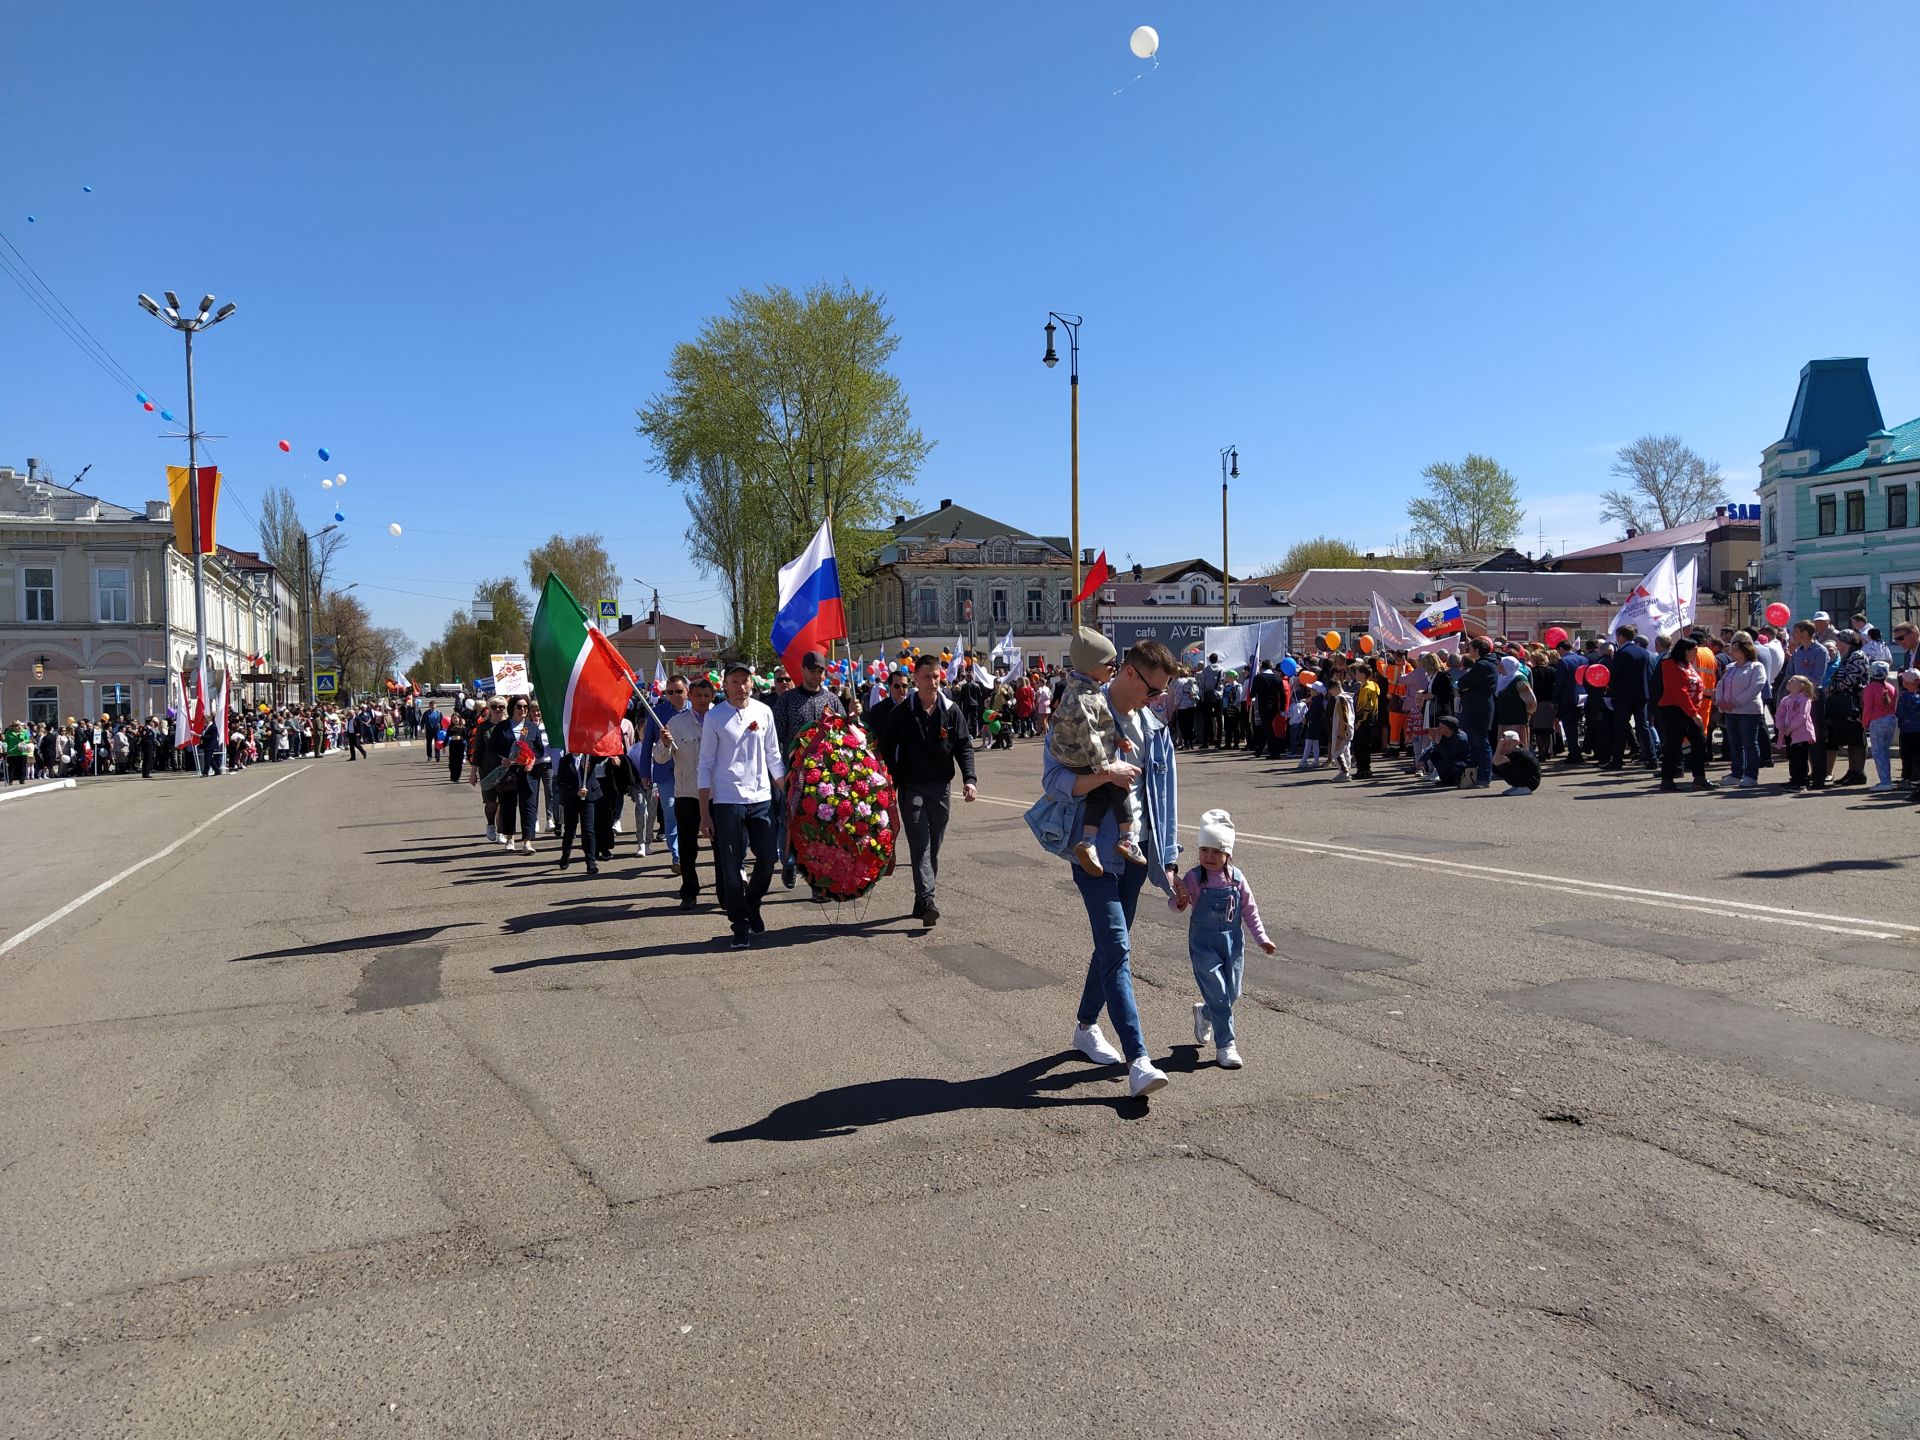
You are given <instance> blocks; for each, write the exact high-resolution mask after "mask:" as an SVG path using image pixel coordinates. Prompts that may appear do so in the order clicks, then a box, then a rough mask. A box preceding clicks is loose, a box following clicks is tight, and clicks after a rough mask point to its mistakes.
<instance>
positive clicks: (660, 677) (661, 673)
mask: <svg viewBox="0 0 1920 1440" xmlns="http://www.w3.org/2000/svg"><path fill="white" fill-rule="evenodd" d="M653 688H654V689H655V690H664V689H666V688H667V666H666V662H665V661H664V660H662V659H661V658H660V657H659V656H658V655H656V656H654V657H653Z"/></svg>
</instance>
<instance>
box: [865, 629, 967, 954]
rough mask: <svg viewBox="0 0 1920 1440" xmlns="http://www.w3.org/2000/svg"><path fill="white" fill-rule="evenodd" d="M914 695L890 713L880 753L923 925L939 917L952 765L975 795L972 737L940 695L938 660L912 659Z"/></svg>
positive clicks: (915, 915)
mask: <svg viewBox="0 0 1920 1440" xmlns="http://www.w3.org/2000/svg"><path fill="white" fill-rule="evenodd" d="M913 688H914V694H913V696H912V698H911V699H908V700H904V701H902V702H901V703H900V704H898V705H896V706H894V708H893V711H892V713H891V714H889V715H888V716H887V730H886V736H885V738H884V739H883V740H881V741H879V742H878V743H879V746H880V749H879V752H878V753H879V756H880V758H881V759H882V760H884V761H885V762H886V765H887V769H888V770H889V771H891V772H892V774H893V784H894V789H895V790H896V791H898V792H899V809H900V812H901V813H900V821H901V828H902V829H904V830H905V831H906V832H907V848H908V850H909V851H910V852H911V854H912V855H913V918H914V919H916V920H918V921H919V922H920V923H921V924H922V925H923V926H932V925H933V924H934V923H935V922H936V921H938V920H939V919H940V907H939V905H937V904H936V903H934V890H935V887H936V886H937V884H938V883H939V879H940V842H941V840H942V839H944V838H945V836H946V833H947V814H948V811H949V809H950V807H951V796H952V790H953V767H954V764H955V762H958V763H959V766H960V774H961V776H962V777H963V779H964V780H965V782H966V783H965V785H964V788H963V789H962V791H961V794H962V795H963V796H964V798H965V799H966V800H967V801H968V802H971V801H972V800H973V797H974V773H973V741H972V739H971V737H970V736H969V734H968V731H967V718H966V716H965V715H963V714H962V713H961V712H960V707H959V706H958V705H956V704H954V703H953V701H951V700H949V699H948V698H947V697H946V696H944V695H942V694H941V693H940V661H939V660H938V659H937V658H936V657H934V656H932V655H922V656H921V657H920V658H919V659H917V660H915V661H914V662H913Z"/></svg>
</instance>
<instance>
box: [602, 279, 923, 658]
mask: <svg viewBox="0 0 1920 1440" xmlns="http://www.w3.org/2000/svg"><path fill="white" fill-rule="evenodd" d="M885 306H886V300H885V297H884V296H881V295H878V294H876V293H875V292H873V291H871V290H861V289H856V288H854V287H853V286H852V285H840V286H832V285H824V284H823V285H815V286H812V287H810V288H809V289H808V290H807V291H806V292H805V293H804V294H797V293H795V292H794V291H792V290H789V289H787V288H786V287H784V286H779V285H774V286H769V287H768V288H767V289H765V290H743V291H741V292H740V293H739V294H738V295H736V296H734V298H733V301H732V303H731V305H730V307H729V310H728V313H727V314H725V315H720V316H715V317H714V318H712V319H710V320H708V321H707V322H706V323H705V324H704V325H703V326H702V327H701V329H700V333H699V335H698V337H697V338H696V339H694V340H692V341H688V342H686V343H683V344H680V345H677V346H675V347H674V351H673V358H672V361H671V363H670V364H669V366H668V371H667V387H666V389H665V390H663V391H662V392H661V393H659V394H657V395H655V396H654V397H653V398H652V399H651V400H649V401H648V402H647V404H646V405H645V406H643V407H642V408H641V409H640V410H639V411H638V414H639V417H640V423H639V426H638V427H637V428H638V430H639V433H640V435H641V436H642V437H644V438H645V439H646V440H647V441H649V442H650V443H651V445H652V446H653V452H654V453H653V458H652V462H651V463H652V465H653V467H654V468H655V469H656V470H658V471H660V472H662V473H664V474H665V475H667V476H668V477H669V478H670V479H672V480H673V481H674V482H675V483H676V484H679V485H680V486H682V487H683V488H684V489H685V491H686V498H687V510H688V515H689V517H690V518H689V526H688V531H687V538H688V542H689V548H690V551H691V552H692V554H693V556H694V559H695V561H696V563H698V564H699V565H700V566H701V567H702V569H703V570H705V571H706V573H708V574H711V575H713V576H715V577H716V578H718V579H719V580H720V583H721V585H722V586H723V588H725V589H726V591H727V599H728V607H729V609H730V611H731V612H732V615H733V620H734V630H735V636H734V644H735V646H736V647H738V648H739V649H741V650H742V651H744V652H746V653H749V654H762V653H765V651H766V649H767V647H768V644H769V642H768V637H767V635H766V634H765V633H764V631H765V626H764V625H763V624H762V623H761V617H762V615H763V614H767V613H770V608H771V607H770V606H769V605H767V604H766V597H767V596H768V595H769V594H770V593H771V587H772V584H773V570H774V569H777V568H778V566H779V565H780V564H782V563H784V562H785V561H786V560H788V559H791V558H792V557H793V556H795V555H797V554H799V553H800V550H801V549H802V547H804V546H805V544H806V542H807V540H808V538H809V537H810V536H811V535H812V534H813V532H814V531H815V530H816V529H817V528H818V527H819V525H820V522H821V519H822V518H823V517H824V516H826V515H828V514H831V515H832V517H833V540H834V553H835V557H836V559H837V561H838V564H839V570H840V586H841V592H842V594H843V595H844V596H845V597H846V598H847V599H848V600H852V599H853V597H854V596H856V595H857V594H859V593H860V591H861V590H862V589H864V588H865V586H866V585H867V584H868V583H869V576H868V573H867V572H868V570H869V568H870V567H869V561H870V560H871V558H872V556H873V555H874V554H875V552H877V551H878V550H879V548H880V546H881V545H882V544H883V543H885V539H886V531H887V528H888V527H887V521H888V520H889V518H890V517H891V516H892V515H893V514H894V513H895V512H896V511H897V510H898V509H900V508H902V505H903V497H904V494H905V491H906V489H907V488H908V487H909V486H911V485H912V484H913V482H914V478H915V476H916V475H917V474H918V473H919V470H920V466H921V465H922V464H923V463H924V462H925V460H926V456H927V453H928V451H930V450H931V449H932V444H931V442H929V441H928V440H927V439H926V437H925V436H924V435H922V434H921V432H920V431H919V430H918V429H917V428H916V427H915V426H914V424H913V420H912V414H911V412H910V410H909V407H908V404H907V397H906V392H905V391H904V389H903V388H902V387H901V384H900V381H899V378H898V377H897V376H895V375H894V374H893V373H892V372H891V371H889V370H888V369H887V364H888V362H889V361H891V360H892V358H893V355H894V352H895V351H896V350H897V349H898V348H899V344H900V341H899V337H898V336H897V335H895V334H894V332H893V321H892V317H890V316H889V315H888V314H887V313H886V308H885ZM746 535H750V536H752V537H753V541H752V552H753V553H751V554H749V555H748V556H746V557H745V558H744V559H743V558H742V556H741V550H740V540H741V537H742V536H746ZM769 561H771V565H769V563H768V562H769Z"/></svg>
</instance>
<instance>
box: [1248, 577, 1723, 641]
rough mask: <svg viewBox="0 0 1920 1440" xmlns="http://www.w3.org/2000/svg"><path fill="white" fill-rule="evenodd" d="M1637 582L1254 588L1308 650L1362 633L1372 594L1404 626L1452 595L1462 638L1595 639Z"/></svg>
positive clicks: (1288, 581) (1334, 583)
mask: <svg viewBox="0 0 1920 1440" xmlns="http://www.w3.org/2000/svg"><path fill="white" fill-rule="evenodd" d="M1639 581H1640V576H1639V575H1638V574H1632V575H1620V574H1611V575H1608V574H1585V573H1581V572H1578V571H1575V572H1568V573H1564V574H1554V573H1550V572H1546V571H1493V572H1482V571H1475V572H1469V573H1468V574H1466V575H1448V574H1446V573H1445V572H1439V573H1429V572H1426V571H1423V570H1335V569H1317V570H1300V571H1294V572H1292V573H1290V574H1282V575H1269V576H1265V577H1263V578H1262V580H1261V582H1260V583H1262V584H1265V585H1267V586H1269V587H1271V588H1272V589H1273V591H1274V592H1275V593H1277V594H1282V595H1285V596H1286V598H1287V603H1288V606H1289V608H1290V609H1291V611H1292V617H1293V622H1292V634H1293V648H1295V649H1299V650H1304V649H1310V648H1311V647H1312V646H1313V644H1314V637H1315V636H1317V635H1321V634H1324V633H1325V632H1327V631H1329V630H1338V631H1339V632H1340V633H1341V634H1342V635H1343V636H1346V635H1350V634H1352V633H1353V632H1355V631H1364V630H1366V629H1367V628H1368V627H1369V626H1370V625H1371V624H1372V620H1373V594H1374V592H1375V591H1378V592H1379V593H1380V598H1381V599H1383V600H1385V601H1386V602H1387V604H1389V605H1390V606H1392V607H1393V608H1394V610H1395V611H1397V612H1398V613H1399V614H1400V615H1401V616H1402V617H1403V618H1405V619H1406V620H1407V621H1408V622H1409V623H1411V621H1412V620H1413V619H1414V617H1415V616H1417V615H1418V614H1419V613H1420V612H1421V611H1422V610H1423V609H1425V608H1426V606H1427V605H1428V604H1429V603H1430V602H1431V601H1433V600H1434V599H1435V598H1437V597H1438V596H1441V595H1453V596H1456V597H1457V598H1458V599H1459V601H1460V615H1461V619H1462V621H1463V622H1464V624H1465V626H1466V633H1467V634H1468V635H1495V636H1502V635H1504V636H1505V637H1507V638H1508V639H1511V640H1523V641H1531V640H1539V639H1540V638H1541V637H1543V636H1544V635H1545V634H1546V632H1547V631H1548V630H1550V629H1553V628H1554V627H1556V626H1558V627H1560V628H1561V629H1564V630H1566V631H1567V632H1568V633H1570V634H1575V635H1597V634H1599V633H1600V632H1601V631H1602V630H1604V629H1605V628H1606V626H1607V625H1608V624H1609V623H1610V622H1611V621H1612V619H1613V617H1614V615H1615V614H1616V613H1617V612H1618V611H1619V609H1620V607H1621V605H1623V604H1624V603H1625V602H1626V599H1627V596H1629V595H1630V594H1632V593H1633V587H1634V586H1635V585H1637V584H1638V583H1639ZM1503 595H1504V596H1505V597H1506V598H1505V601H1504V603H1503V601H1502V599H1501V597H1502V596H1503ZM1701 619H1702V623H1707V624H1713V623H1715V622H1716V620H1717V619H1718V617H1717V616H1716V615H1712V614H1707V615H1703V616H1702V617H1701Z"/></svg>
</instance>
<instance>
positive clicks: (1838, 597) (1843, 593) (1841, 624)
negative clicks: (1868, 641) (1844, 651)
mask: <svg viewBox="0 0 1920 1440" xmlns="http://www.w3.org/2000/svg"><path fill="white" fill-rule="evenodd" d="M1820 608H1821V609H1822V610H1824V611H1826V612H1827V614H1829V615H1831V616H1832V617H1833V628H1834V629H1836V630H1844V629H1846V628H1847V623H1848V622H1849V621H1850V620H1852V619H1853V617H1854V616H1856V615H1859V614H1862V613H1864V612H1865V610H1866V608H1867V592H1866V590H1865V589H1863V588H1862V587H1860V586H1858V585H1850V586H1847V587H1845V588H1844V589H1840V590H1822V591H1821V592H1820Z"/></svg>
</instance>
